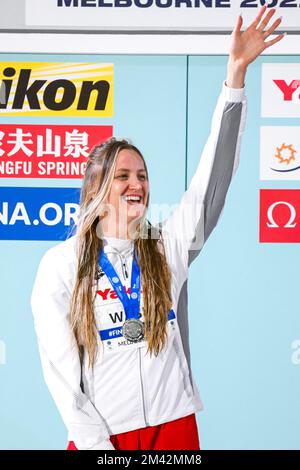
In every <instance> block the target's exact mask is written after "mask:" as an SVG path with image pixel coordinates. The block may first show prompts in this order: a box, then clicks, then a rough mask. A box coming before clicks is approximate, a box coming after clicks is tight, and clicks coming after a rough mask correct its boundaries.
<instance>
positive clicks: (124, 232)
mask: <svg viewBox="0 0 300 470" xmlns="http://www.w3.org/2000/svg"><path fill="white" fill-rule="evenodd" d="M132 229H133V227H128V226H127V225H121V224H119V225H116V226H115V225H114V224H110V223H109V222H108V221H107V222H106V223H103V222H102V223H101V232H102V235H103V236H104V237H113V238H120V239H123V240H134V239H135V236H136V232H134V231H133V230H132ZM133 232H134V233H133Z"/></svg>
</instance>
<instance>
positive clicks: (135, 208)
mask: <svg viewBox="0 0 300 470" xmlns="http://www.w3.org/2000/svg"><path fill="white" fill-rule="evenodd" d="M148 194H149V181H148V177H147V171H146V168H145V165H144V162H143V159H142V158H141V157H140V155H139V154H138V153H137V152H135V151H134V150H132V149H123V150H121V151H120V152H119V154H118V157H117V163H116V169H115V174H114V179H113V183H112V186H111V189H110V192H109V195H108V198H107V203H108V204H110V205H111V206H112V207H113V208H114V213H115V218H116V221H115V222H114V221H113V220H112V215H113V214H112V213H111V214H110V215H109V220H106V222H107V224H106V226H107V227H108V224H112V225H115V224H116V223H117V227H118V225H120V223H121V224H124V222H125V225H126V221H127V224H128V223H130V222H131V221H133V220H135V219H139V218H140V217H141V216H142V215H143V214H144V211H145V209H146V203H147V199H148ZM117 233H119V236H120V231H119V230H117ZM117 236H118V235H117Z"/></svg>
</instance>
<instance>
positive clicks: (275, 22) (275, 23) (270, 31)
mask: <svg viewBox="0 0 300 470" xmlns="http://www.w3.org/2000/svg"><path fill="white" fill-rule="evenodd" d="M281 20H282V18H277V20H276V21H274V23H273V24H272V26H271V27H270V28H269V29H267V30H266V31H265V32H264V37H265V38H267V37H268V36H270V35H271V34H272V33H273V31H275V29H276V28H277V26H279V25H280V23H281Z"/></svg>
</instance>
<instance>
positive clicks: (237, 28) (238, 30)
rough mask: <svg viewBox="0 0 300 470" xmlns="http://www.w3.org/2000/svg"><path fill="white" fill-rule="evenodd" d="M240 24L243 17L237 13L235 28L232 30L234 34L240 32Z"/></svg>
mask: <svg viewBox="0 0 300 470" xmlns="http://www.w3.org/2000/svg"><path fill="white" fill-rule="evenodd" d="M242 24H243V18H242V16H241V15H239V16H238V18H237V21H236V24H235V28H234V30H233V33H234V34H239V33H240V32H241V27H242Z"/></svg>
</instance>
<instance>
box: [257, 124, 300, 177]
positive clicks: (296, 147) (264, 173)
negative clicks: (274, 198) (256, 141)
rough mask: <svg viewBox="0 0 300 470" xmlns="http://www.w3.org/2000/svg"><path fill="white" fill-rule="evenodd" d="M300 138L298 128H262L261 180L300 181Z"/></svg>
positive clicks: (299, 129)
mask: <svg viewBox="0 0 300 470" xmlns="http://www.w3.org/2000/svg"><path fill="white" fill-rule="evenodd" d="M299 136H300V128H299V127H297V126H262V127H261V129H260V179H261V180H281V181H284V180H300V138H299Z"/></svg>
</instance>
